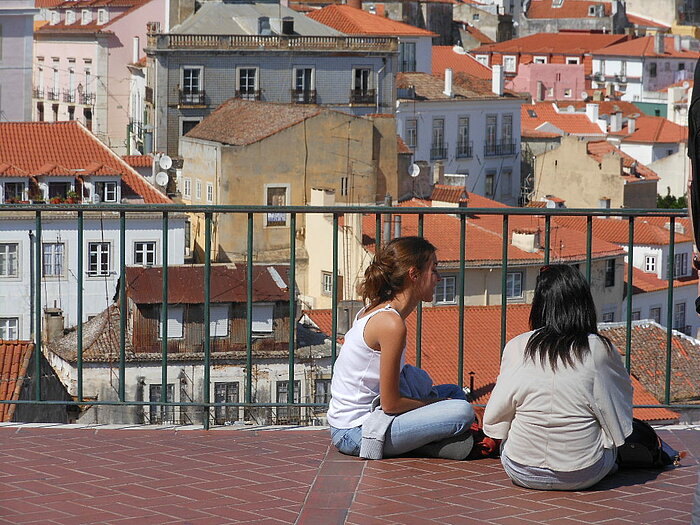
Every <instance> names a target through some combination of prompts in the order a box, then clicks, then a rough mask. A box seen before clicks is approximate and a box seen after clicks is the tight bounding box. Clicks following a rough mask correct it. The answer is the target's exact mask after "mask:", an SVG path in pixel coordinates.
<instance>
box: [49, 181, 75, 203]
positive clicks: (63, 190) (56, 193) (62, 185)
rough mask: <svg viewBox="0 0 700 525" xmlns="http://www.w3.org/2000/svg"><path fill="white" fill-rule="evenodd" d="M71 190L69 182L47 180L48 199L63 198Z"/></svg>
mask: <svg viewBox="0 0 700 525" xmlns="http://www.w3.org/2000/svg"><path fill="white" fill-rule="evenodd" d="M70 190H71V186H70V182H49V199H53V198H56V197H58V198H60V199H62V198H64V197H65V196H66V195H67V194H68V192H69V191H70Z"/></svg>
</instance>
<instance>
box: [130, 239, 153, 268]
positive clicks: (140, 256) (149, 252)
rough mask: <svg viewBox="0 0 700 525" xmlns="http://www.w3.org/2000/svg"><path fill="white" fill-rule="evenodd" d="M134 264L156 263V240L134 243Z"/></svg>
mask: <svg viewBox="0 0 700 525" xmlns="http://www.w3.org/2000/svg"><path fill="white" fill-rule="evenodd" d="M134 264H138V265H141V266H153V265H154V264H156V242H155V241H139V242H135V243H134Z"/></svg>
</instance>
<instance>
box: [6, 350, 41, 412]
mask: <svg viewBox="0 0 700 525" xmlns="http://www.w3.org/2000/svg"><path fill="white" fill-rule="evenodd" d="M33 350H34V343H32V342H31V341H2V340H0V399H1V400H3V401H17V400H18V399H19V394H20V390H21V388H22V383H24V377H25V374H26V373H27V367H28V366H29V360H30V359H31V357H32V351H33ZM16 406H17V405H10V404H4V403H3V404H0V422H9V421H12V416H13V415H14V413H15V407H16Z"/></svg>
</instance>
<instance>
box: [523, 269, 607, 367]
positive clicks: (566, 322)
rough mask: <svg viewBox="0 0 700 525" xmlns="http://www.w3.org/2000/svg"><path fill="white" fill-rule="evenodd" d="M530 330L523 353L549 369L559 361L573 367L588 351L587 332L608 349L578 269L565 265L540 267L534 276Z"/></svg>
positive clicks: (591, 298)
mask: <svg viewBox="0 0 700 525" xmlns="http://www.w3.org/2000/svg"><path fill="white" fill-rule="evenodd" d="M530 329H532V330H534V331H535V333H534V334H533V335H532V337H530V340H529V341H528V342H527V345H526V346H525V356H526V357H529V358H531V359H532V360H533V361H535V360H536V359H537V358H539V360H540V362H541V363H542V365H543V366H544V364H545V363H546V362H547V361H549V364H550V366H551V367H552V370H556V369H557V364H558V362H559V361H560V360H561V362H562V363H563V364H564V366H571V367H575V366H576V363H577V362H583V358H584V357H585V356H586V354H588V352H590V350H591V349H590V347H589V346H588V335H589V334H596V335H597V336H598V337H600V339H601V340H602V341H603V343H604V344H605V346H606V348H607V349H608V351H609V352H614V349H613V346H612V343H611V342H610V340H609V339H608V338H607V337H605V336H603V335H600V334H599V333H598V327H597V325H596V313H595V304H594V303H593V296H592V295H591V289H590V286H589V285H588V283H587V282H586V280H585V279H584V277H583V275H581V272H579V271H578V270H577V269H576V268H573V267H571V266H567V265H565V264H554V265H551V266H543V267H542V268H541V269H540V274H539V276H538V277H537V284H536V285H535V296H534V298H533V300H532V309H531V310H530Z"/></svg>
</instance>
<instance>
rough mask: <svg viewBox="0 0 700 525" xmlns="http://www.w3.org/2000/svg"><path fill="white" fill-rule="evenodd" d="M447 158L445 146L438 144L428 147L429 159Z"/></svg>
mask: <svg viewBox="0 0 700 525" xmlns="http://www.w3.org/2000/svg"><path fill="white" fill-rule="evenodd" d="M446 158H447V146H445V145H439V146H432V147H431V148H430V160H443V159H446Z"/></svg>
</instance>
